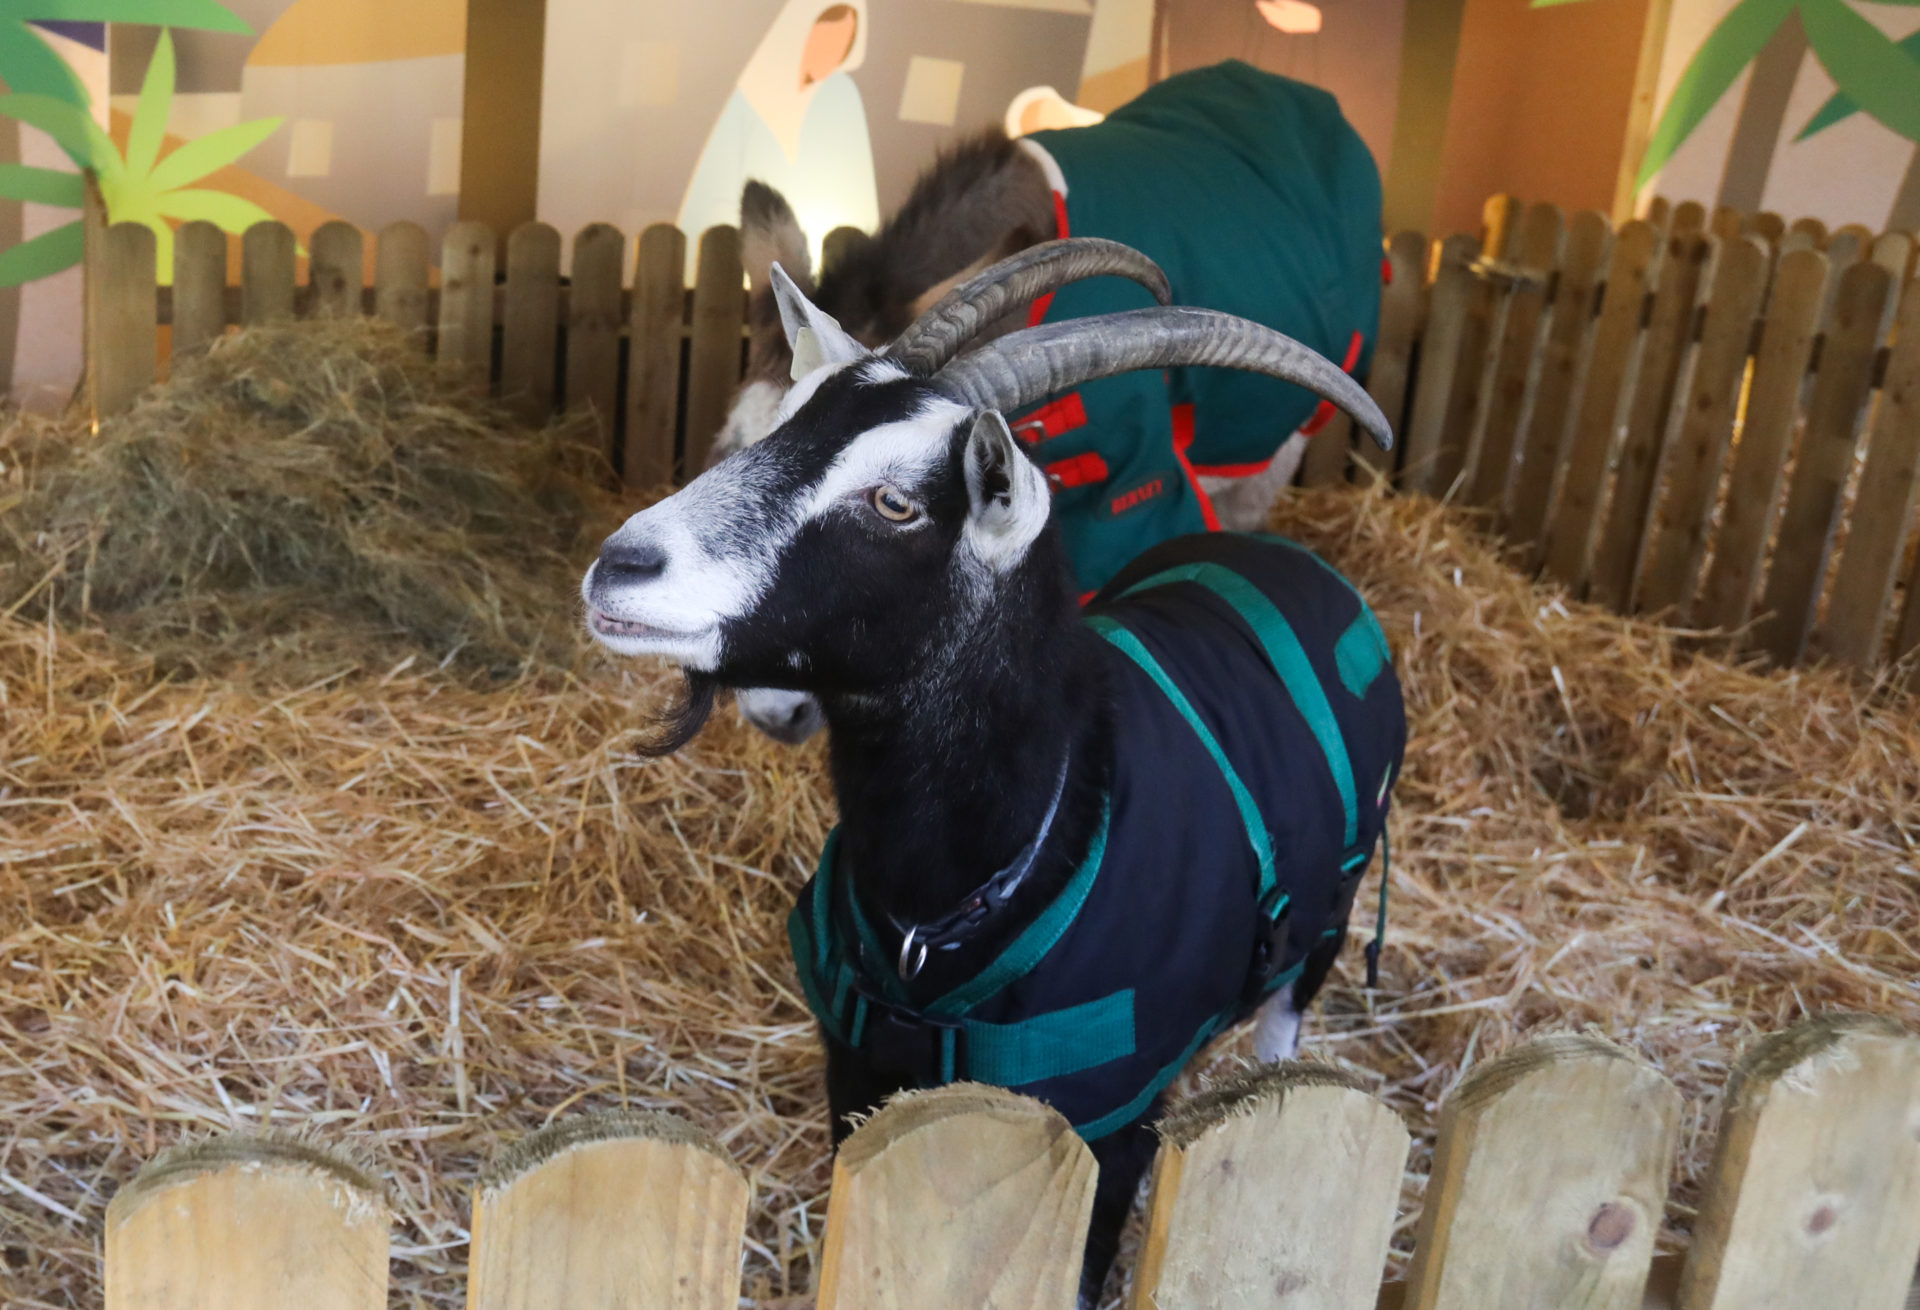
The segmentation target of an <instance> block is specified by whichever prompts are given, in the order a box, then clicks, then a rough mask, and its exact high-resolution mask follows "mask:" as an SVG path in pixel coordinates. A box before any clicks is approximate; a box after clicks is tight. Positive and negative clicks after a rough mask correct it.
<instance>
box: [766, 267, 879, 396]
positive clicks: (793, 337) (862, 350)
mask: <svg viewBox="0 0 1920 1310" xmlns="http://www.w3.org/2000/svg"><path fill="white" fill-rule="evenodd" d="M773 298H774V301H775V303H776V304H778V305H779V306H780V326H781V328H782V329H783V330H784V331H785V332H786V334H787V346H788V347H789V348H790V349H791V350H792V351H793V380H794V381H795V382H798V381H799V380H800V379H801V378H803V377H805V376H807V374H809V373H811V372H813V371H814V370H815V369H817V368H819V367H820V366H821V365H823V364H851V363H852V362H853V361H854V360H856V359H865V358H866V357H867V355H868V354H869V353H871V352H869V351H868V350H867V348H866V347H865V346H863V345H861V344H860V343H859V342H858V341H855V340H854V339H853V338H852V337H850V336H848V335H847V332H846V329H845V328H842V327H841V326H840V324H839V323H837V322H836V321H834V317H833V315H831V314H829V313H827V312H825V311H824V310H821V309H819V308H817V307H816V306H815V305H814V303H813V302H812V301H810V300H808V299H807V298H806V296H805V295H804V294H802V292H801V290H800V288H799V287H798V286H796V285H794V281H793V279H792V278H790V277H788V276H787V271H786V270H785V269H783V268H781V267H780V265H778V264H775V265H774V266H773Z"/></svg>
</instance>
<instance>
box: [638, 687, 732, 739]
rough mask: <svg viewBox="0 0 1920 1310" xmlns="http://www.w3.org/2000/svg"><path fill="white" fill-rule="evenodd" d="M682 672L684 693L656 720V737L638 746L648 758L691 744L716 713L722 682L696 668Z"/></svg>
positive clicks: (654, 722) (655, 718)
mask: <svg viewBox="0 0 1920 1310" xmlns="http://www.w3.org/2000/svg"><path fill="white" fill-rule="evenodd" d="M680 673H681V676H682V677H683V678H685V679H686V685H685V690H684V694H683V695H682V696H681V697H680V699H679V700H678V701H677V702H676V703H674V704H671V705H669V706H667V708H666V709H664V710H662V711H660V713H659V714H658V715H656V716H655V717H654V720H653V728H654V732H655V733H656V734H657V735H655V736H653V737H651V738H643V739H642V740H641V741H640V743H639V745H638V746H636V747H635V749H636V750H637V751H638V752H639V753H640V754H642V755H644V756H646V757H647V758H649V759H659V758H660V757H661V756H663V755H671V754H673V753H674V752H675V751H677V750H679V749H680V748H681V747H682V746H684V745H686V744H687V743H688V742H690V741H692V740H693V739H694V738H695V737H697V736H699V735H700V729H702V728H704V727H706V726H707V719H708V718H709V717H711V716H712V714H713V700H714V693H715V692H716V691H718V690H719V686H720V683H719V681H718V680H717V679H716V678H715V677H714V676H713V675H712V674H711V673H700V672H696V671H695V670H693V669H682V670H681V671H680Z"/></svg>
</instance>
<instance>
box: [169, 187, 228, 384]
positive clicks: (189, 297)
mask: <svg viewBox="0 0 1920 1310" xmlns="http://www.w3.org/2000/svg"><path fill="white" fill-rule="evenodd" d="M172 290H173V316H172V322H173V357H174V358H175V359H185V358H186V357H187V356H189V355H195V354H198V353H200V352H201V351H203V350H205V349H206V348H207V347H208V346H211V345H212V344H213V343H214V342H215V341H217V340H219V338H220V335H221V334H222V333H223V332H225V331H226V330H227V301H226V295H227V234H226V233H225V232H222V231H221V230H220V229H219V228H217V227H215V226H214V225H213V224H211V223H207V222H200V221H196V222H192V223H183V224H182V225H181V227H180V230H179V231H178V232H175V233H174V234H173V288H172Z"/></svg>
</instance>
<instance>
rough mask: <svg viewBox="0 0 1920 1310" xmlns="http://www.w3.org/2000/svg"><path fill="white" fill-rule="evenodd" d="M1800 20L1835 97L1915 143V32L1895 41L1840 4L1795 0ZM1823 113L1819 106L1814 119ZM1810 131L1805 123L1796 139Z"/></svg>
mask: <svg viewBox="0 0 1920 1310" xmlns="http://www.w3.org/2000/svg"><path fill="white" fill-rule="evenodd" d="M1800 22H1801V25H1802V26H1804V27H1805V28H1806V30H1807V44H1808V45H1810V46H1812V47H1813V54H1814V57H1815V58H1816V59H1818V60H1819V61H1820V64H1821V66H1822V67H1823V68H1825V69H1826V70H1827V75H1828V76H1829V77H1831V78H1833V80H1834V82H1835V83H1836V84H1837V85H1838V86H1839V88H1840V92H1839V96H1836V97H1835V99H1838V98H1839V97H1840V96H1844V97H1846V98H1847V99H1848V100H1851V101H1852V102H1853V105H1854V107H1855V108H1857V109H1864V110H1865V111H1866V112H1867V113H1869V114H1871V115H1873V117H1874V118H1876V119H1878V120H1879V121H1880V122H1881V123H1883V124H1885V125H1886V126H1887V127H1889V128H1891V129H1892V130H1893V131H1895V132H1898V133H1899V134H1900V135H1901V136H1903V137H1905V138H1906V139H1907V140H1909V141H1914V142H1920V33H1916V34H1915V35H1914V36H1911V37H1908V38H1907V40H1905V41H1901V42H1896V41H1894V40H1893V39H1892V38H1891V37H1889V36H1888V35H1887V34H1886V33H1885V32H1882V31H1881V30H1880V29H1879V28H1877V27H1875V26H1874V25H1873V24H1872V23H1869V22H1868V21H1867V20H1866V19H1864V18H1862V17H1861V16H1860V15H1859V14H1857V13H1855V12H1854V11H1853V10H1852V9H1851V8H1849V7H1848V6H1847V5H1846V4H1845V3H1843V0H1801V4H1800ZM1832 103H1833V101H1828V105H1831V104H1832ZM1826 112H1827V110H1826V108H1824V107H1823V108H1822V109H1821V111H1820V114H1816V115H1815V119H1816V120H1817V119H1818V118H1819V117H1820V115H1821V114H1825V113H1826ZM1848 112H1852V111H1851V110H1849V111H1848ZM1839 117H1845V114H1841V115H1839ZM1834 121H1838V118H1836V119H1835V120H1834ZM1813 130H1814V128H1813V127H1812V125H1811V124H1809V125H1808V127H1807V128H1806V129H1805V130H1803V131H1802V132H1801V133H1800V135H1801V137H1803V138H1804V137H1806V136H1807V135H1809V134H1810V133H1811V132H1812V131H1813Z"/></svg>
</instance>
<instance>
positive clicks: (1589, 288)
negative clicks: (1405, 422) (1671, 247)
mask: <svg viewBox="0 0 1920 1310" xmlns="http://www.w3.org/2000/svg"><path fill="white" fill-rule="evenodd" d="M1612 246H1613V228H1612V226H1611V225H1609V224H1608V222H1607V219H1606V215H1604V214H1601V213H1599V212H1598V211H1596V210H1591V209H1589V210H1585V211H1583V212H1581V213H1578V214H1575V215H1574V216H1573V222H1572V223H1571V225H1570V226H1569V227H1568V230H1567V240H1566V245H1565V248H1564V250H1563V251H1562V254H1561V257H1560V277H1559V281H1558V284H1557V285H1556V286H1555V288H1554V294H1553V309H1552V312H1551V314H1550V316H1549V322H1548V326H1547V334H1546V340H1545V343H1544V344H1543V346H1542V347H1541V352H1542V353H1541V360H1540V380H1539V382H1538V384H1537V385H1536V386H1535V388H1534V398H1533V408H1532V409H1531V411H1529V413H1528V416H1527V422H1526V427H1525V429H1524V439H1523V441H1522V449H1521V452H1520V467H1519V470H1518V471H1517V472H1516V473H1515V474H1514V494H1513V498H1512V499H1513V512H1512V515H1511V517H1509V518H1508V520H1507V539H1508V540H1509V541H1511V542H1513V543H1514V544H1515V545H1517V546H1521V547H1524V548H1525V551H1526V558H1527V561H1528V564H1529V567H1533V566H1537V565H1538V563H1539V560H1538V555H1539V550H1540V539H1541V534H1542V532H1543V531H1544V529H1545V526H1546V522H1547V515H1548V513H1549V507H1550V505H1551V504H1552V501H1553V496H1554V493H1555V491H1556V484H1557V483H1558V481H1559V475H1560V471H1561V469H1562V468H1563V467H1564V465H1565V462H1566V455H1567V441H1568V438H1569V436H1570V434H1571V430H1572V429H1571V424H1570V421H1569V420H1570V419H1571V418H1572V416H1573V414H1574V412H1575V408H1576V407H1577V406H1578V404H1579V400H1580V384H1581V380H1582V378H1583V377H1584V374H1585V369H1586V364H1587V359H1588V356H1589V352H1590V350H1591V348H1592V345H1593V328H1594V324H1595V323H1596V322H1597V321H1598V320H1597V318H1596V316H1595V313H1594V298H1595V292H1596V289H1597V288H1598V287H1599V285H1600V283H1601V282H1602V281H1603V280H1604V279H1605V277H1606V269H1607V257H1608V255H1609V253H1610V252H1611V250H1612Z"/></svg>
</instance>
